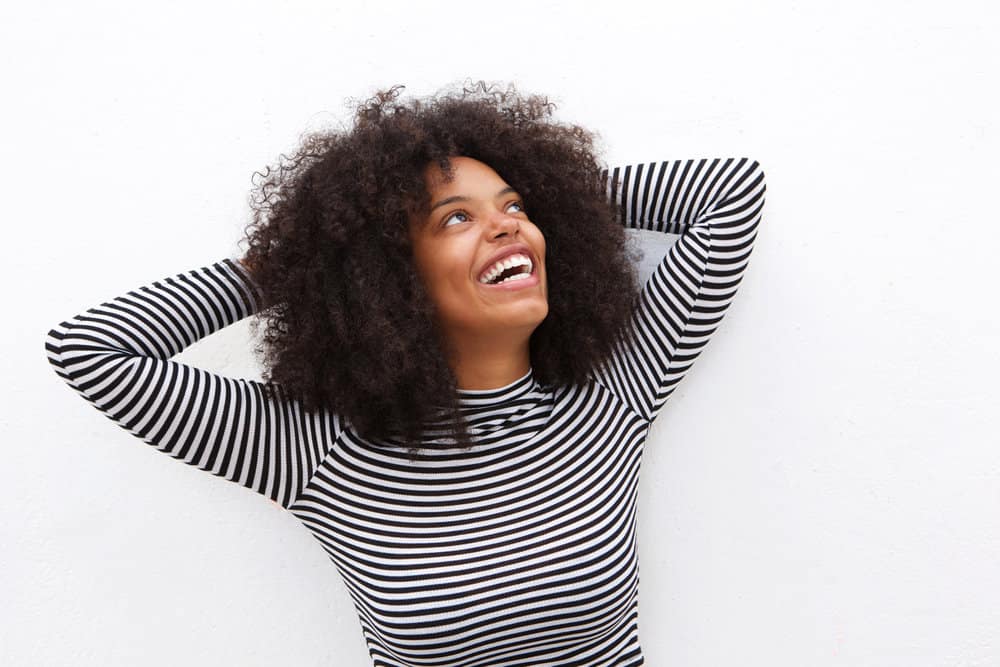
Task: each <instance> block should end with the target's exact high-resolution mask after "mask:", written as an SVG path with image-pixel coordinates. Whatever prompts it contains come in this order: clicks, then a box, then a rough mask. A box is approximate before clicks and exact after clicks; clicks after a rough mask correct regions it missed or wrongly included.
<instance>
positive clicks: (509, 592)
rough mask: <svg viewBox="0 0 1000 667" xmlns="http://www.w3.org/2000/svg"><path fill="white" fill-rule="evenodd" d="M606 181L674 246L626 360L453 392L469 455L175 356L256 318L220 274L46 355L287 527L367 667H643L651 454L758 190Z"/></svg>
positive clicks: (652, 180)
mask: <svg viewBox="0 0 1000 667" xmlns="http://www.w3.org/2000/svg"><path fill="white" fill-rule="evenodd" d="M610 176H611V177H610V178H609V179H608V196H609V197H610V198H611V199H612V201H613V202H615V203H616V204H617V205H619V206H620V214H621V222H622V223H623V224H624V225H626V226H627V227H632V228H641V229H648V230H655V231H663V232H671V233H677V234H681V236H680V238H679V239H678V240H677V241H676V242H675V243H674V244H673V245H672V246H671V247H670V249H669V251H668V252H667V254H666V255H665V256H664V257H663V259H662V260H661V261H660V263H659V265H658V266H657V268H656V269H655V271H654V272H653V274H652V276H651V277H650V278H649V280H648V281H647V282H646V284H645V285H644V287H643V290H642V294H641V299H640V303H639V306H638V308H637V310H636V312H635V313H634V314H633V317H632V320H631V326H632V327H633V328H634V331H635V333H636V334H637V335H636V337H635V344H633V345H631V346H624V345H621V346H619V348H618V349H617V350H616V351H615V354H614V356H613V358H612V361H611V362H610V363H608V364H606V365H605V366H603V367H602V368H600V369H598V370H596V371H595V372H594V373H593V377H592V379H591V380H590V381H588V382H587V383H585V384H582V385H579V386H573V387H566V386H560V387H549V386H543V385H542V384H540V383H539V382H538V381H537V380H536V378H535V377H534V375H533V374H532V372H531V371H530V370H529V372H528V373H527V374H526V375H524V376H523V377H521V378H520V379H518V380H516V381H515V382H513V383H511V384H509V385H507V386H505V387H500V388H498V389H491V390H475V391H473V390H460V394H461V395H460V398H461V401H462V406H463V410H464V411H465V412H466V414H467V416H468V418H469V421H470V423H471V424H472V433H473V435H474V438H475V441H476V444H475V446H474V447H472V448H471V449H469V450H460V449H456V448H453V447H451V446H450V445H448V444H447V443H439V444H438V445H437V446H433V443H430V442H429V443H420V446H421V451H420V453H419V454H418V455H417V456H416V457H414V456H413V455H412V454H411V453H410V452H408V451H407V450H406V449H392V448H386V447H382V446H379V445H378V444H376V443H372V442H368V441H366V440H364V439H363V438H361V437H360V436H359V435H358V434H357V433H356V432H355V431H353V430H352V429H351V428H350V426H349V424H347V423H346V422H345V420H343V419H342V418H341V417H339V416H338V415H336V414H330V413H329V412H325V411H324V412H313V413H309V412H305V411H304V410H302V409H301V408H300V406H299V404H298V403H297V402H296V401H291V400H287V399H285V400H268V399H267V398H266V397H265V394H264V392H263V389H262V387H263V385H261V383H259V382H256V381H250V380H244V379H234V378H228V377H222V376H219V375H215V374H212V373H209V372H206V371H204V370H201V369H198V368H193V367H191V366H187V365H184V364H181V363H178V362H175V361H170V360H169V359H170V358H171V357H172V356H174V355H176V354H177V353H179V352H180V351H181V350H183V349H185V348H186V347H188V346H189V345H191V344H193V343H194V342H195V341H197V340H199V339H201V338H203V337H205V336H208V335H209V334H211V333H213V332H215V331H218V330H219V329H221V328H223V327H225V326H227V325H229V324H232V323H234V322H236V321H237V320H240V319H242V318H245V317H248V316H250V315H251V314H253V313H255V312H257V311H258V306H259V293H258V292H256V291H255V287H254V286H253V285H252V283H251V282H250V280H249V277H248V275H247V274H246V273H245V272H244V270H243V268H242V266H240V265H239V264H238V263H237V262H236V261H234V260H232V259H228V258H227V259H223V260H221V261H219V262H217V263H215V264H212V265H210V266H207V267H205V268H201V269H198V270H194V271H188V272H186V273H181V274H178V275H176V276H173V277H171V278H166V279H163V280H161V281H158V282H154V283H152V284H150V285H147V286H145V287H141V288H139V289H137V290H134V291H131V292H128V293H127V294H125V295H123V296H121V297H118V298H116V299H114V300H113V301H111V302H108V303H103V304H101V305H99V306H96V307H94V308H91V309H89V310H87V311H86V312H84V313H82V314H80V315H78V316H76V317H74V318H72V319H71V320H69V321H67V322H62V323H61V324H60V325H58V326H56V327H55V328H53V329H52V330H51V331H50V332H49V333H48V336H47V338H46V350H47V355H48V358H49V361H50V362H51V363H52V365H53V366H54V367H55V370H56V372H57V373H58V374H59V375H60V376H61V377H62V378H63V379H64V380H65V381H66V382H67V383H68V384H69V385H70V386H72V387H73V388H74V389H76V390H77V391H78V392H79V393H80V394H81V395H82V396H83V397H84V398H86V399H87V400H88V401H90V402H91V403H92V404H93V405H94V407H96V408H97V409H98V410H101V411H102V412H103V413H104V414H105V415H107V417H108V418H110V419H112V420H113V421H115V422H116V423H118V424H119V425H120V426H122V427H123V428H125V429H127V430H128V431H129V432H131V433H132V434H133V435H135V436H137V437H139V438H141V439H142V440H144V441H145V442H147V443H148V444H151V445H153V446H155V447H156V448H158V449H160V450H161V451H164V452H166V453H168V454H170V455H171V456H173V457H175V458H178V459H181V460H182V461H184V462H185V463H188V464H190V465H194V466H197V467H199V468H201V469H203V470H206V471H208V472H211V473H213V474H215V475H219V476H221V477H225V478H226V479H228V480H230V481H233V482H236V483H239V484H241V485H243V486H245V487H247V488H250V489H253V490H254V491H256V492H258V493H260V494H262V495H264V496H266V497H268V498H270V499H271V500H273V501H275V502H277V503H278V504H280V505H281V506H282V507H284V508H286V509H287V510H288V511H290V512H292V513H293V514H294V515H295V516H296V517H298V518H299V519H300V520H301V521H302V523H303V524H304V525H305V526H306V528H308V529H309V530H310V532H311V533H312V534H313V535H314V536H315V537H316V539H317V540H318V541H319V543H320V544H321V545H322V547H323V549H325V550H326V552H327V553H328V554H329V556H330V558H331V560H332V561H333V563H334V564H335V565H336V567H337V569H338V571H339V572H340V574H341V575H342V576H343V579H344V581H345V583H346V585H347V588H348V590H349V591H350V594H351V596H352V598H353V601H354V604H355V606H356V608H357V611H358V615H359V617H360V620H361V627H362V631H363V634H364V637H365V640H366V641H367V644H368V648H369V652H370V654H371V657H372V660H373V663H374V665H376V666H386V667H389V666H391V667H400V666H407V667H409V666H414V667H416V666H422V667H429V666H441V667H443V666H456V665H462V666H465V667H485V666H487V665H494V666H495V665H504V666H506V667H511V666H515V665H517V666H529V665H532V666H535V665H595V666H596V665H602V666H603V665H640V664H643V658H642V652H641V650H640V647H639V640H638V636H637V629H636V619H637V592H638V568H637V554H636V488H637V481H638V473H639V463H640V460H641V457H642V447H643V442H644V440H645V438H646V435H647V433H648V430H649V426H650V424H651V423H652V421H653V420H654V419H655V418H656V416H657V414H658V413H659V411H660V410H661V409H662V407H663V405H664V403H665V402H666V400H667V399H668V398H669V396H670V394H671V392H672V391H673V390H674V388H675V387H676V386H677V383H678V382H679V381H680V380H681V379H682V378H683V377H684V375H685V373H687V371H688V370H689V369H690V368H691V365H692V364H693V363H694V361H695V359H696V358H697V357H698V354H699V353H700V351H701V350H702V348H703V347H704V345H705V344H706V342H707V341H708V339H709V338H710V337H711V335H712V333H713V332H714V331H715V330H716V328H717V327H718V325H719V322H720V320H721V319H722V317H723V315H724V314H725V312H726V309H727V308H728V306H729V304H730V302H731V301H732V299H733V297H734V295H735V293H736V290H737V287H738V285H739V283H740V280H741V278H742V274H743V272H744V270H745V268H746V266H747V260H748V257H749V255H750V251H751V248H752V245H753V242H754V239H755V237H756V231H757V225H758V223H759V221H760V218H761V210H762V208H763V204H764V192H765V184H764V175H763V172H762V170H761V168H760V165H759V164H758V163H757V162H755V161H751V160H749V159H746V158H739V159H736V158H730V159H714V160H682V161H681V160H679V161H667V162H661V163H650V164H636V165H632V166H628V167H624V168H620V169H619V168H616V169H613V170H611V174H610ZM431 430H433V429H431ZM428 445H431V446H428Z"/></svg>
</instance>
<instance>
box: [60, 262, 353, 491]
mask: <svg viewBox="0 0 1000 667" xmlns="http://www.w3.org/2000/svg"><path fill="white" fill-rule="evenodd" d="M259 304H260V294H259V292H258V291H257V289H256V287H255V286H254V285H253V283H252V281H251V280H250V277H249V275H248V274H247V273H246V271H245V269H243V267H242V266H241V265H240V264H239V263H238V262H236V261H234V260H233V259H228V258H227V259H223V260H221V261H219V262H217V263H215V264H212V265H210V266H208V267H204V268H201V269H198V270H194V271H188V272H186V273H181V274H178V275H176V276H173V277H171V278H166V279H164V280H162V281H157V282H154V283H152V284H150V285H147V286H144V287H141V288H139V289H137V290H133V291H130V292H128V293H127V294H125V295H123V296H120V297H118V298H115V299H113V300H112V301H110V302H107V303H103V304H101V305H99V306H95V307H93V308H90V309H89V310H87V311H86V312H84V313H82V314H80V315H77V316H76V317H74V318H72V319H70V320H69V321H66V322H62V323H60V324H59V325H58V326H56V327H54V328H53V329H52V330H50V331H49V333H48V335H47V336H46V341H45V349H46V354H47V356H48V360H49V362H50V363H51V364H52V366H53V367H54V369H55V371H56V373H57V374H58V375H59V376H60V377H61V378H62V379H63V380H65V381H66V382H67V383H68V384H69V385H70V386H71V387H72V388H73V389H75V390H76V391H77V392H78V393H79V394H80V395H82V396H83V397H84V398H85V399H86V400H87V401H89V402H90V403H91V404H92V405H93V406H94V407H95V408H97V409H98V410H100V411H101V412H103V413H104V414H105V415H106V416H107V417H108V418H109V419H111V420H112V421H114V422H116V423H117V424H119V425H120V426H121V427H123V428H125V429H126V430H128V431H129V432H130V433H132V434H133V435H135V436H136V437H138V438H141V439H142V440H143V441H145V442H146V443H148V444H150V445H153V446H154V447H156V448H157V449H159V450H160V451H163V452H166V453H168V454H170V455H171V456H173V457H174V458H177V459H180V460H182V461H184V462H185V463H188V464H190V465H194V466H197V467H198V468H200V469H202V470H205V471H207V472H211V473H212V474H214V475H218V476H221V477H225V478H226V479H228V480H230V481H232V482H235V483H238V484H241V485H243V486H245V487H247V488H250V489H253V490H254V491H256V492H258V493H260V494H262V495H264V496H266V497H268V498H270V499H271V500H273V501H275V502H276V503H278V504H279V505H281V506H282V507H285V508H288V507H289V506H290V505H291V504H292V503H293V502H294V501H295V499H296V498H297V497H298V495H299V494H300V493H301V491H302V489H303V488H304V486H305V485H306V484H307V483H308V481H309V479H310V477H311V476H312V473H313V471H314V470H315V469H316V467H317V466H318V465H319V462H320V461H321V460H322V458H323V456H324V454H325V450H326V447H328V445H329V443H332V442H334V440H335V439H336V437H337V435H338V434H339V432H340V430H341V425H340V422H339V420H338V419H337V418H336V416H334V415H330V414H327V413H325V412H324V413H315V414H313V413H306V412H304V411H303V410H301V409H300V407H299V403H298V402H297V401H293V400H289V399H288V398H287V397H286V396H285V393H284V392H282V391H281V388H280V387H277V389H278V392H277V393H278V395H279V398H268V397H267V396H266V395H265V393H264V385H263V384H262V383H260V382H256V381H251V380H244V379H234V378H228V377H223V376H221V375H216V374H213V373H209V372H206V371H204V370H202V369H199V368H194V367H191V366H188V365H185V364H182V363H179V362H176V361H170V360H169V359H170V357H172V356H174V355H176V354H178V353H179V352H181V351H182V350H183V349H185V348H187V347H188V346H190V345H192V344H193V343H194V342H195V341H197V340H199V339H201V338H203V337H205V336H208V335H209V334H211V333H213V332H215V331H218V330H220V329H222V328H223V327H226V326H228V325H230V324H233V323H234V322H237V321H238V320H241V319H243V318H245V317H248V316H250V315H252V314H254V313H255V312H257V310H258V308H259Z"/></svg>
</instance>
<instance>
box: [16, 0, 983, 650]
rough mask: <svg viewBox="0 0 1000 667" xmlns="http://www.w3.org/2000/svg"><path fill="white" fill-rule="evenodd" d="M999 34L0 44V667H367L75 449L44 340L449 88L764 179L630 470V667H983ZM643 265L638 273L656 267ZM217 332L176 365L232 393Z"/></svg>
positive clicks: (313, 621)
mask: <svg viewBox="0 0 1000 667" xmlns="http://www.w3.org/2000/svg"><path fill="white" fill-rule="evenodd" d="M997 13H998V10H997V9H996V4H995V3H992V2H986V1H982V2H968V1H966V2H950V3H941V2H902V1H898V0H897V1H882V2H871V1H865V2H860V1H856V0H851V1H848V2H838V3H825V2H797V1H792V0H788V1H784V2H782V1H774V2H757V3H747V2H717V1H716V2H712V1H698V2H674V3H666V4H658V5H656V6H654V5H653V4H652V3H650V4H646V3H640V2H634V1H622V0H615V1H614V2H608V3H600V4H597V3H594V4H592V5H589V6H588V5H581V4H579V3H570V2H560V3H542V2H536V1H533V2H520V1H515V2H501V3H469V2H426V1H425V2H422V3H403V2H393V3H386V2H356V3H350V4H347V3H336V2H331V1H326V2H315V3H305V2H280V3H279V2H273V3H262V2H246V1H243V2H238V3H237V2H232V3H211V2H196V3H194V2H192V3H186V2H185V3H169V5H166V3H155V4H154V3H148V4H143V3H138V4H137V3H126V2H120V3H108V2H86V3H70V2H63V3H51V2H32V3H20V4H19V6H18V7H17V8H16V9H7V10H6V11H5V12H4V18H3V20H2V21H0V58H2V62H3V65H2V67H0V77H2V79H0V83H2V91H3V99H4V101H3V103H2V105H0V114H2V123H0V133H2V135H0V138H2V142H3V150H2V155H3V159H2V162H0V183H2V184H3V192H4V216H3V218H4V225H3V237H2V238H3V243H2V244H0V257H2V262H0V269H2V271H3V276H2V278H3V280H2V284H3V290H4V295H3V297H4V307H5V311H6V316H5V317H4V325H3V327H2V335H3V354H2V363H3V368H2V377H3V388H2V390H0V391H2V394H3V395H2V405H3V417H2V429H3V434H2V439H3V446H4V449H3V451H4V459H3V465H2V466H0V489H2V494H3V497H2V503H0V513H2V514H0V520H2V522H0V530H2V535H0V544H2V547H0V599H2V600H3V603H2V604H0V663H2V664H4V665H9V666H21V665H30V666H34V665H74V666H75V667H84V666H91V665H93V666H98V665H100V666H102V667H103V666H109V667H110V666H119V665H120V666H125V665H129V666H134V665H164V666H167V665H171V666H173V665H178V664H191V665H223V664H234V665H235V664H238V665H261V666H263V665H275V664H281V665H309V666H311V665H315V666H317V667H319V666H322V667H330V666H332V665H349V666H354V665H356V666H359V667H360V666H363V665H366V664H370V662H369V659H368V657H367V652H366V650H365V648H364V644H363V640H362V637H361V632H360V626H359V623H358V620H357V618H356V616H355V613H354V610H353V607H352V606H351V604H350V601H349V598H348V596H347V593H346V590H345V589H344V588H343V586H342V584H341V582H340V580H339V579H338V575H337V572H336V570H335V568H334V567H333V566H332V564H331V563H330V562H329V561H328V560H327V558H326V556H325V554H324V553H323V551H322V549H321V548H320V547H319V544H318V543H316V542H314V541H313V539H312V538H311V537H310V536H309V534H308V533H307V532H306V530H305V528H304V527H302V526H301V525H300V524H299V523H298V522H297V520H296V519H295V518H294V517H293V516H292V515H290V514H287V513H285V512H283V511H281V510H280V509H279V508H278V507H277V506H275V505H273V504H271V503H269V502H267V501H266V500H265V499H263V498H262V497H259V496H257V495H255V494H253V493H251V492H249V491H247V490H246V489H243V488H241V487H239V486H237V485H235V484H231V483H228V482H225V481H223V480H221V479H219V478H215V477H213V476H211V475H208V474H205V473H203V472H201V471H199V470H197V469H195V468H193V467H190V466H186V465H184V464H182V463H179V462H177V461H174V460H173V459H171V458H169V457H166V456H164V455H163V454H161V453H159V452H157V451H156V450H155V449H153V448H152V447H149V446H147V445H144V444H143V443H142V442H141V441H140V440H138V439H137V438H135V437H134V436H132V435H130V434H128V433H127V432H126V431H124V430H122V429H121V428H119V427H118V426H116V425H114V424H113V423H112V422H110V421H109V420H107V419H106V418H105V417H103V416H102V415H100V413H98V412H97V411H96V410H94V408H93V407H91V406H90V405H88V404H87V403H86V402H85V401H83V400H81V398H80V397H79V396H77V395H76V394H75V393H74V392H73V391H72V390H71V389H70V388H69V387H67V386H66V385H64V384H63V383H62V382H61V381H60V380H59V379H58V378H57V377H56V375H54V374H53V372H52V370H51V369H50V367H49V365H48V363H47V361H46V359H45V354H44V349H43V344H44V336H45V333H46V332H47V331H48V329H49V328H51V327H52V326H54V325H55V324H57V323H58V322H60V321H62V320H63V319H67V318H69V317H71V316H73V315H75V314H77V313H79V312H81V311H83V310H85V309H86V308H89V307H91V306H93V305H97V304H99V303H101V302H102V301H105V300H109V299H111V298H113V297H115V296H117V295H119V294H122V293H124V292H126V291H128V290H130V289H134V288H136V287H139V286H140V285H144V284H146V283H149V282H152V281H153V280H158V279H161V278H163V277H166V276H169V275H174V274H176V273H179V272H181V271H186V270H188V269H193V268H197V267H200V266H204V265H206V264H209V263H211V262H214V261H216V260H218V259H220V258H222V257H227V256H233V255H235V254H236V253H237V252H238V251H239V249H238V247H237V244H236V242H237V240H238V239H239V238H240V236H241V234H242V227H243V225H244V224H245V223H246V221H247V219H248V213H249V209H248V205H247V201H246V198H247V194H248V192H249V190H250V187H251V181H250V178H251V175H252V173H253V172H254V171H256V170H258V169H262V168H263V167H264V166H265V165H268V164H273V162H274V161H275V160H276V158H277V157H278V155H279V154H280V153H282V152H286V153H287V152H288V151H290V150H292V149H293V148H294V147H295V145H296V143H297V141H298V137H299V135H300V134H301V133H302V132H304V131H306V130H311V129H318V128H320V127H322V126H329V125H336V124H337V123H339V122H342V121H346V120H348V119H349V110H348V107H347V105H346V104H345V100H346V99H347V98H351V97H353V98H365V97H368V96H370V95H371V94H372V93H373V92H374V91H375V90H376V89H377V88H384V87H388V86H390V85H393V84H396V83H402V84H405V85H406V86H407V92H408V93H410V94H414V95H426V94H429V93H432V92H434V91H436V90H437V89H439V88H440V87H442V86H445V85H446V84H450V83H455V82H461V81H462V80H463V79H465V78H466V77H471V78H474V79H479V78H482V79H486V80H495V81H514V82H516V83H517V84H519V86H520V87H521V88H522V89H523V90H524V91H526V92H541V93H546V94H548V95H550V96H551V98H552V99H553V101H555V102H556V103H557V105H558V107H559V110H558V112H557V115H558V117H559V119H561V120H565V121H571V122H577V123H581V124H583V125H585V126H586V127H589V128H592V129H595V130H597V131H598V132H599V133H600V135H601V138H602V141H603V147H604V150H605V156H606V159H607V161H608V162H609V163H610V164H624V163H627V162H638V161H652V160H661V159H683V158H696V157H709V158H711V157H740V156H748V157H751V158H754V159H757V160H759V161H760V163H761V165H762V167H763V168H764V171H765V173H766V176H767V183H768V192H767V204H766V206H765V209H764V222H763V224H762V226H761V229H760V234H759V238H758V242H757V248H756V250H755V252H754V256H753V258H752V261H751V266H750V268H749V270H748V273H747V275H746V277H745V279H744V282H743V284H742V286H741V287H740V293H739V296H738V298H737V301H736V302H735V303H734V305H733V307H732V309H731V311H730V313H729V315H728V317H727V319H726V320H725V322H724V324H723V326H722V328H721V329H720V331H719V332H718V334H717V335H716V337H715V338H714V339H713V341H712V342H711V343H709V345H708V348H707V349H706V351H705V352H704V353H703V355H702V357H701V359H700V361H699V362H698V365H697V366H696V369H695V370H694V371H693V372H692V373H691V375H690V376H689V377H688V378H686V379H685V381H684V382H683V383H682V384H681V385H680V387H679V388H678V390H677V392H676V393H675V394H674V396H673V398H672V399H671V401H670V404H669V405H668V406H667V407H666V408H665V410H664V412H663V414H662V415H661V417H660V418H659V420H658V421H657V423H656V424H655V425H654V427H653V431H652V434H651V438H650V440H649V441H648V443H647V454H646V459H645V461H644V464H643V472H642V487H641V498H642V500H641V505H640V522H641V532H640V557H641V596H640V635H641V638H642V643H643V647H644V651H645V654H646V659H647V664H649V665H652V666H654V667H662V666H664V665H678V666H685V667H688V666H691V667H696V666H697V667H701V666H704V667H709V666H712V667H715V666H719V665H767V666H775V665H787V666H789V667H791V666H796V667H799V666H802V665H814V666H815V665H818V666H825V665H851V666H855V665H859V666H864V665H871V666H873V667H875V666H877V667H888V666H894V665H900V666H903V665H905V666H907V667H913V666H928V667H930V666H934V667H939V666H942V665H944V666H959V665H960V666H987V665H991V666H995V665H997V664H1000V567H998V564H1000V437H998V435H997V433H998V425H1000V424H998V416H997V412H998V408H1000V391H998V390H997V388H996V379H997V377H998V376H1000V355H998V352H997V343H998V334H1000V317H998V315H997V305H996V304H997V302H998V298H997V295H996V291H997V280H996V269H995V267H996V263H997V253H998V242H1000V234H998V231H997V227H998V223H1000V216H998V215H997V202H996V198H997V193H998V192H1000V188H998V180H1000V170H998V164H1000V160H998V149H1000V141H998V134H997V118H998V117H1000V108H998V106H1000V105H998V101H997V91H998V81H1000V67H998V64H1000V63H998V60H1000V47H998V44H997V39H998V37H997V35H998V34H1000V21H998V14H997ZM654 236H655V235H654ZM643 238H644V240H647V241H649V242H650V245H649V246H648V254H647V266H646V267H645V268H646V269H647V270H648V262H649V261H650V260H655V259H657V258H658V255H659V254H662V252H663V251H664V248H665V247H666V246H665V245H664V244H663V242H664V241H669V239H665V238H663V237H661V238H658V239H655V240H658V241H660V243H659V244H658V245H657V244H653V243H652V241H653V239H648V238H646V237H645V236H644V237H643ZM247 324H248V321H246V320H245V321H243V322H241V323H239V324H237V325H234V326H233V327H230V328H228V329H226V330H224V331H222V332H219V333H218V334H216V335H214V336H212V337H210V338H209V339H207V340H205V341H203V342H201V343H199V344H198V345H196V346H195V347H194V348H192V349H191V350H189V351H186V352H185V353H184V354H183V355H182V356H183V358H184V360H186V361H188V362H190V363H196V364H199V365H201V366H203V367H205V368H208V369H211V370H214V371H217V372H223V373H227V374H231V375H243V376H248V377H249V376H257V375H258V369H257V367H256V362H255V361H254V360H253V358H252V354H251V351H250V339H249V337H248V336H249V329H248V326H246V325H247Z"/></svg>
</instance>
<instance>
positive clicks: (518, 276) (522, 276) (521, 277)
mask: <svg viewBox="0 0 1000 667" xmlns="http://www.w3.org/2000/svg"><path fill="white" fill-rule="evenodd" d="M530 277H531V274H528V273H515V274H514V275H512V276H511V277H510V278H504V279H503V280H501V281H500V282H498V283H497V285H503V284H504V283H509V282H511V281H512V280H524V279H525V278H530Z"/></svg>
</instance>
